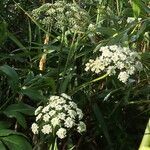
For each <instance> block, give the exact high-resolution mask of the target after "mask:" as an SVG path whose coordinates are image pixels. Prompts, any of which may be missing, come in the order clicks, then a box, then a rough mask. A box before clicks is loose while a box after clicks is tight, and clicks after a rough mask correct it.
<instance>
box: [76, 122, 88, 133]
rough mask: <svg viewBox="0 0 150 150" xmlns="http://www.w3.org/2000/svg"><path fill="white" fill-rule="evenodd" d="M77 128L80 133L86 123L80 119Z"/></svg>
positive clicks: (84, 128)
mask: <svg viewBox="0 0 150 150" xmlns="http://www.w3.org/2000/svg"><path fill="white" fill-rule="evenodd" d="M77 129H78V132H79V133H82V132H84V131H86V125H85V123H84V122H82V121H80V123H79V124H78V127H77Z"/></svg>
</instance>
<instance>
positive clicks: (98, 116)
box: [93, 104, 112, 149]
mask: <svg viewBox="0 0 150 150" xmlns="http://www.w3.org/2000/svg"><path fill="white" fill-rule="evenodd" d="M93 111H94V114H95V118H96V120H97V123H98V124H99V128H102V131H103V134H104V136H105V138H106V140H107V143H108V145H109V147H110V149H112V143H111V140H110V136H109V133H108V129H107V126H106V124H105V121H104V118H103V116H102V114H101V112H100V110H99V107H98V105H97V104H94V106H93Z"/></svg>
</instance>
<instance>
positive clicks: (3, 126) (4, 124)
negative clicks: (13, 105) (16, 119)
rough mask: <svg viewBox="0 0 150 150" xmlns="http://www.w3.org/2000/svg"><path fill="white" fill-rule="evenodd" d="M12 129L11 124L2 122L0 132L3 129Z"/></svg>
mask: <svg viewBox="0 0 150 150" xmlns="http://www.w3.org/2000/svg"><path fill="white" fill-rule="evenodd" d="M9 127H10V123H9V122H6V121H0V130H1V129H7V128H9Z"/></svg>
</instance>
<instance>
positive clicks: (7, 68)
mask: <svg viewBox="0 0 150 150" xmlns="http://www.w3.org/2000/svg"><path fill="white" fill-rule="evenodd" d="M0 71H2V72H3V73H5V74H6V75H7V76H8V77H9V78H10V79H11V80H13V81H14V82H16V83H18V81H19V77H18V74H17V73H16V71H15V70H14V69H13V68H11V67H10V66H8V65H3V66H0Z"/></svg>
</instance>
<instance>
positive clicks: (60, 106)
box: [32, 93, 84, 139]
mask: <svg viewBox="0 0 150 150" xmlns="http://www.w3.org/2000/svg"><path fill="white" fill-rule="evenodd" d="M36 114H37V115H36V123H33V124H32V131H33V133H34V134H38V133H39V132H40V133H43V134H48V135H52V133H53V135H54V134H55V135H57V136H58V137H59V138H60V139H62V138H64V137H66V136H67V131H70V130H71V129H72V130H76V131H78V132H79V131H80V133H81V132H82V131H84V130H83V127H82V126H83V125H82V123H80V122H82V121H81V119H82V118H83V113H82V110H81V109H79V108H78V106H77V104H76V103H75V102H73V101H72V99H71V97H70V96H68V95H67V94H65V93H62V94H61V96H55V95H54V96H51V97H50V98H49V99H48V102H47V105H46V106H44V107H40V108H38V109H36ZM56 131H57V132H56Z"/></svg>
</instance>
